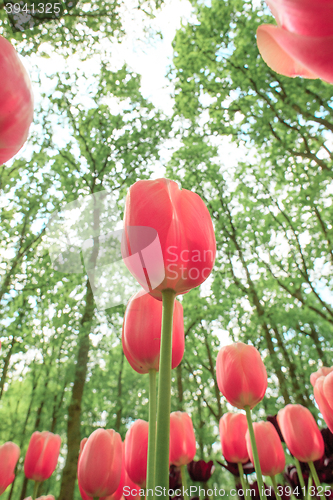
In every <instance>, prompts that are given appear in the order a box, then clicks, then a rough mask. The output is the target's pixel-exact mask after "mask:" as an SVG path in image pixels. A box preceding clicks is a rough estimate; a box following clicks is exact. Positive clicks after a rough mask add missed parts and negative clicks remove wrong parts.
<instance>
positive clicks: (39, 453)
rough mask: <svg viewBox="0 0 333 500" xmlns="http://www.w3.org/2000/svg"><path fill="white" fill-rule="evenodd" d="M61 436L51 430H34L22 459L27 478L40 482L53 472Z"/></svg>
mask: <svg viewBox="0 0 333 500" xmlns="http://www.w3.org/2000/svg"><path fill="white" fill-rule="evenodd" d="M60 446H61V438H60V436H59V435H58V434H53V433H52V432H48V431H43V432H38V431H36V432H34V433H33V434H32V436H31V439H30V443H29V446H28V450H27V453H26V455H25V459H24V473H25V475H26V477H27V478H28V479H32V480H33V481H38V482H42V481H45V480H46V479H48V478H49V477H50V476H51V475H52V474H53V472H54V470H55V468H56V466H57V462H58V458H59V452H60Z"/></svg>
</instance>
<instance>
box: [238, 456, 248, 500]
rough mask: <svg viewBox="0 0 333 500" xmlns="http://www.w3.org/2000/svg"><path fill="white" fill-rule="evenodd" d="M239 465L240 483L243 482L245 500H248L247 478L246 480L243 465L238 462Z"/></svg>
mask: <svg viewBox="0 0 333 500" xmlns="http://www.w3.org/2000/svg"><path fill="white" fill-rule="evenodd" d="M237 465H238V473H239V478H240V482H241V485H242V489H243V495H244V498H245V500H247V485H246V482H245V478H244V470H243V465H242V464H241V463H240V462H238V463H237Z"/></svg>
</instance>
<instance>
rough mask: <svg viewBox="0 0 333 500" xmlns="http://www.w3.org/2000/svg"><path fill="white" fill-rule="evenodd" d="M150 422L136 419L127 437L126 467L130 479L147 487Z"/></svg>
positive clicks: (142, 486)
mask: <svg viewBox="0 0 333 500" xmlns="http://www.w3.org/2000/svg"><path fill="white" fill-rule="evenodd" d="M148 427H149V426H148V422H146V421H145V420H140V419H138V420H136V421H135V422H134V424H132V425H131V427H130V428H129V430H128V431H127V433H126V437H125V469H126V471H127V474H128V475H129V477H130V479H131V480H132V481H133V482H134V483H135V484H137V485H139V486H140V487H141V488H145V487H146V479H147V455H148Z"/></svg>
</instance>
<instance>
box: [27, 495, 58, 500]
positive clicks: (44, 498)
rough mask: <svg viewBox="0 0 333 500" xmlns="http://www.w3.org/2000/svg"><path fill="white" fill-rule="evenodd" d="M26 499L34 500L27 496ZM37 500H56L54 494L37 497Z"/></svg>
mask: <svg viewBox="0 0 333 500" xmlns="http://www.w3.org/2000/svg"><path fill="white" fill-rule="evenodd" d="M24 500H32V497H27V498H25V499H24ZM36 500H55V498H54V496H53V495H46V496H45V495H43V496H41V497H38V498H36Z"/></svg>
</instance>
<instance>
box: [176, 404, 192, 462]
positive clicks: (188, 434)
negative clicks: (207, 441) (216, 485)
mask: <svg viewBox="0 0 333 500" xmlns="http://www.w3.org/2000/svg"><path fill="white" fill-rule="evenodd" d="M195 453H196V441H195V435H194V429H193V424H192V420H191V417H190V416H189V415H188V414H187V413H186V412H182V411H174V412H173V413H171V415H170V463H171V464H173V465H176V466H178V467H179V466H181V465H187V464H189V463H190V462H192V460H193V459H194V457H195Z"/></svg>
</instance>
